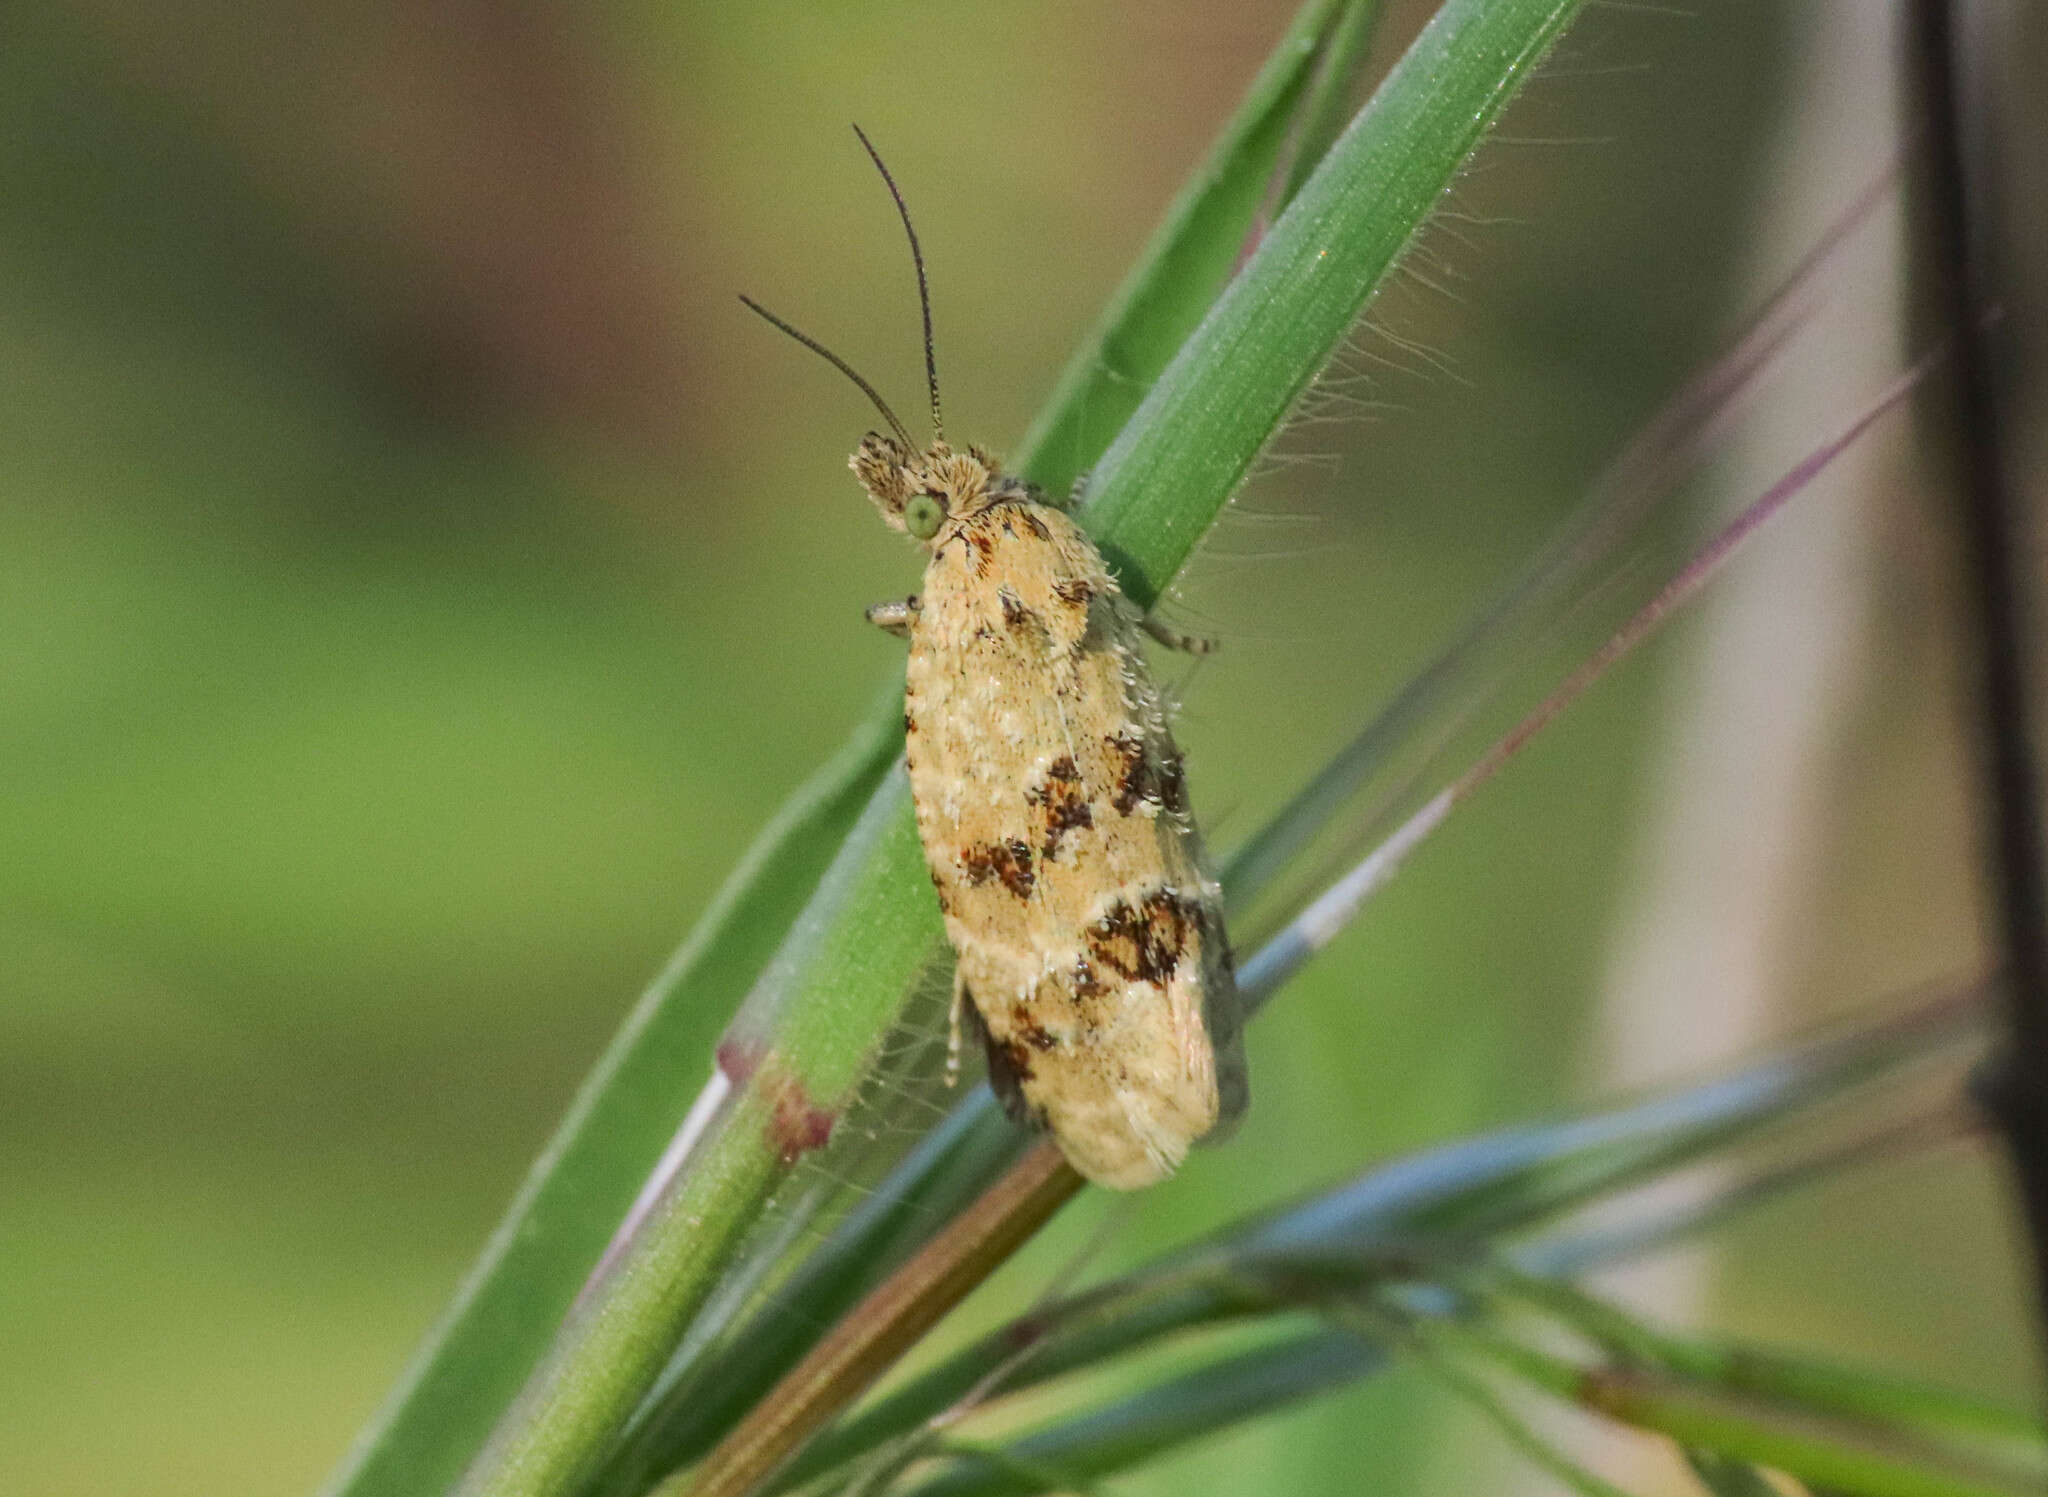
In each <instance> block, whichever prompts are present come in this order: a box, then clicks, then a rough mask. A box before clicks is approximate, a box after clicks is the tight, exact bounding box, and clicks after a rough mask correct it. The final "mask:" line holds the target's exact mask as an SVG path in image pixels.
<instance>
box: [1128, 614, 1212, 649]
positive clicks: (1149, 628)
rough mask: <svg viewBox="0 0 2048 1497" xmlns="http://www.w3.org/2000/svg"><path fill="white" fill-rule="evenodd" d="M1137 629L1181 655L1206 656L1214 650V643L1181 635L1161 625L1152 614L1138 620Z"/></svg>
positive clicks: (1197, 636) (1199, 637) (1192, 635)
mask: <svg viewBox="0 0 2048 1497" xmlns="http://www.w3.org/2000/svg"><path fill="white" fill-rule="evenodd" d="M1138 627H1139V628H1140V629H1143V630H1144V631H1145V632H1146V633H1147V634H1149V635H1151V636H1152V637H1153V638H1154V639H1156V640H1158V641H1159V642H1160V643H1161V644H1163V645H1165V646H1166V648H1167V649H1169V650H1179V651H1180V652H1181V653H1182V654H1183V655H1208V654H1213V653H1214V652H1215V649H1216V641H1215V640H1213V639H1208V638H1206V637H1204V636H1202V635H1200V634H1183V633H1181V632H1180V630H1178V629H1175V628H1172V627H1170V626H1168V625H1166V624H1162V623H1160V622H1159V620H1158V619H1157V618H1156V617H1154V616H1153V615H1152V614H1149V613H1148V614H1146V615H1145V616H1144V617H1143V618H1141V619H1139V620H1138Z"/></svg>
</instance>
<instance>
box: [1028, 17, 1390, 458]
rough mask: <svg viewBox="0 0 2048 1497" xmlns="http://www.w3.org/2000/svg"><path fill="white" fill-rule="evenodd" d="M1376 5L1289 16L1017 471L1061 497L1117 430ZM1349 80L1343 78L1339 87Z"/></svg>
mask: <svg viewBox="0 0 2048 1497" xmlns="http://www.w3.org/2000/svg"><path fill="white" fill-rule="evenodd" d="M1374 8H1375V7H1374V5H1373V4H1371V3H1370V0H1345V3H1337V0H1309V3H1308V4H1306V5H1304V6H1303V7H1302V8H1301V10H1300V11H1299V12H1298V13H1297V14H1296V16H1295V18H1294V24H1293V25H1292V26H1290V27H1289V28H1288V31H1287V35H1286V36H1285V37H1283V38H1282V39H1281V41H1280V45H1279V46H1278V47H1276V48H1274V50H1273V55H1272V56H1271V57H1269V58H1268V59H1267V60H1266V65H1265V67H1264V68H1262V69H1261V70H1260V72H1259V76H1258V77H1257V78H1256V79H1254V80H1253V82H1252V86H1251V88H1250V90H1249V91H1248V92H1247V93H1246V94H1245V97H1244V101H1243V102H1242V103H1241V104H1239V105H1238V108H1237V112H1236V113H1235V114H1233V115H1232V116H1231V118H1230V122H1229V123H1228V124H1227V125H1225V126H1224V127H1223V131H1222V133H1221V134H1220V135H1218V136H1217V138H1216V142H1215V144H1214V145H1212V146H1211V147H1210V148H1209V154H1208V157H1207V158H1206V159H1205V160H1204V161H1203V162H1202V165H1201V166H1200V167H1199V168H1198V169H1197V170H1196V172H1195V174H1194V176H1193V177H1192V178H1190V179H1189V181H1188V184H1187V186H1186V187H1184V188H1182V189H1181V193H1180V195H1179V196H1178V197H1177V198H1175V199H1174V202H1173V205H1172V206H1171V207H1170V208H1168V209H1167V212H1166V217H1165V219H1164V220H1163V221H1162V222H1161V223H1160V225H1159V227H1158V229H1157V230H1155V231H1154V233H1153V235H1152V239H1151V241H1150V242H1149V243H1148V244H1147V245H1146V246H1145V248H1144V251H1143V252H1142V253H1141V254H1140V255H1139V256H1138V261H1137V264H1135V265H1134V266H1132V268H1131V271H1130V273H1129V274H1128V275H1127V276H1126V277H1125V278H1124V282H1123V284H1122V285H1121V286H1119V287H1118V288H1117V291H1116V294H1115V295H1114V296H1113V297H1112V298H1111V299H1110V302H1109V305H1108V307H1107V308H1105V309H1104V311H1103V314H1102V320H1101V321H1100V322H1099V323H1098V324H1097V325H1096V327H1095V329H1094V330H1093V331H1092V332H1090V333H1089V335H1088V337H1087V339H1086V340H1085V341H1084V342H1083V343H1082V344H1081V346H1080V348H1078V349H1076V350H1075V352H1074V356H1073V357H1072V358H1071V359H1070V360H1068V362H1067V367H1066V369H1065V370H1064V371H1063V372H1062V373H1061V375H1060V377H1059V381H1058V383H1057V384H1055V385H1054V386H1053V392H1052V396H1051V398H1050V399H1048V400H1047V402H1046V404H1045V408H1044V409H1043V410H1042V411H1041V412H1040V413H1039V416H1038V419H1037V420H1036V421H1034V422H1033V423H1032V425H1031V430H1030V431H1029V432H1027V433H1026V434H1025V436H1024V440H1023V442H1022V443H1021V444H1020V447H1019V450H1018V452H1017V453H1016V455H1015V457H1014V459H1013V465H1014V467H1015V468H1016V470H1017V472H1018V473H1020V474H1021V475H1022V476H1023V477H1025V478H1028V479H1030V480H1031V481H1032V482H1033V483H1035V484H1037V485H1038V486H1039V487H1040V488H1042V489H1044V490H1045V491H1046V493H1048V494H1050V495H1052V496H1054V497H1055V498H1059V497H1062V496H1064V495H1065V494H1066V493H1067V492H1068V491H1069V490H1070V489H1071V488H1073V486H1074V480H1075V479H1077V478H1078V477H1080V476H1081V474H1082V473H1084V472H1086V471H1087V470H1088V469H1089V468H1090V467H1092V466H1093V465H1094V463H1095V460H1096V459H1097V458H1099V457H1100V456H1101V455H1102V450H1103V448H1105V447H1107V446H1108V445H1109V442H1110V439H1111V438H1112V437H1114V436H1115V435H1116V434H1117V432H1119V431H1120V430H1122V429H1123V424H1124V422H1126V421H1127V420H1129V419H1130V415H1131V412H1132V411H1134V410H1136V409H1137V408H1138V402H1139V400H1140V399H1141V398H1142V397H1143V396H1144V394H1145V392H1146V391H1147V390H1149V389H1151V388H1152V384H1153V381H1155V380H1157V379H1158V378H1159V375H1160V373H1161V372H1162V371H1163V370H1164V369H1165V368H1166V365H1167V361H1168V360H1170V359H1171V358H1172V357H1173V356H1174V354H1175V353H1177V352H1178V351H1179V350H1180V346H1181V344H1182V343H1183V342H1184V341H1185V340H1186V338H1187V336H1188V334H1189V333H1191V332H1193V331H1194V330H1195V326H1196V325H1197V324H1198V323H1200V322H1201V320H1202V317H1203V315H1204V314H1205V313H1207V312H1208V310H1209V307H1210V304H1211V303H1212V302H1214V301H1215V300H1216V293H1217V292H1218V291H1220V290H1222V289H1223V283H1224V282H1225V281H1227V280H1229V279H1230V274H1231V272H1232V271H1233V270H1234V269H1236V267H1237V262H1238V259H1239V257H1240V255H1241V254H1242V253H1243V248H1244V244H1245V241H1246V239H1247V238H1248V236H1250V235H1251V234H1252V233H1253V232H1254V230H1255V229H1256V228H1257V225H1258V221H1259V211H1260V209H1261V208H1262V207H1263V206H1264V203H1265V198H1266V194H1267V192H1268V191H1269V184H1270V183H1271V181H1272V179H1273V177H1274V175H1275V173H1276V172H1277V171H1278V170H1279V169H1280V166H1281V164H1282V159H1283V155H1284V153H1285V152H1286V150H1287V147H1288V144H1289V141H1290V140H1291V139H1296V138H1298V124H1297V122H1298V120H1299V116H1300V113H1301V108H1300V106H1301V100H1302V97H1303V95H1304V94H1306V93H1307V92H1308V91H1309V89H1310V87H1311V84H1312V83H1315V84H1318V86H1320V80H1321V79H1322V78H1323V77H1324V74H1325V72H1326V71H1327V69H1328V68H1330V67H1332V66H1341V65H1343V64H1344V62H1345V59H1344V58H1342V57H1334V58H1333V57H1332V56H1331V38H1332V36H1333V35H1339V36H1342V35H1347V34H1349V32H1350V31H1355V30H1356V28H1357V17H1358V15H1359V13H1360V12H1366V13H1370V12H1371V11H1372V10H1373V9H1374ZM1353 60H1355V59H1353ZM1349 81H1350V75H1349V74H1348V73H1346V75H1345V77H1344V78H1343V80H1342V82H1345V83H1348V82H1349ZM1323 144H1324V145H1327V144H1328V140H1327V139H1325V140H1324V142H1323ZM1318 154H1320V152H1318ZM1310 164H1311V165H1312V164H1313V162H1311V163H1310Z"/></svg>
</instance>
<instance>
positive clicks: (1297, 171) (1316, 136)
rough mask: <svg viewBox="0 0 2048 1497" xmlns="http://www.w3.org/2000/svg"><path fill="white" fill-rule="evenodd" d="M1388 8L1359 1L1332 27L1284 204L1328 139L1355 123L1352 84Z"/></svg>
mask: <svg viewBox="0 0 2048 1497" xmlns="http://www.w3.org/2000/svg"><path fill="white" fill-rule="evenodd" d="M1384 13H1385V7H1383V6H1382V5H1381V4H1380V3H1379V0H1360V3H1358V4H1354V5H1351V6H1349V7H1347V8H1346V9H1345V12H1344V14H1343V15H1342V16H1340V17H1339V18H1338V20H1337V25H1336V27H1335V29H1333V30H1332V31H1331V33H1330V40H1329V45H1327V46H1326V47H1325V48H1324V49H1323V55H1322V57H1321V58H1320V59H1318V61H1317V63H1316V76H1315V82H1314V83H1312V84H1311V85H1310V86H1309V95H1308V99H1307V101H1306V102H1304V103H1303V104H1302V106H1301V123H1300V125H1299V126H1298V128H1297V129H1296V131H1295V135H1294V149H1293V150H1292V151H1290V152H1289V153H1288V155H1289V160H1288V163H1287V183H1286V186H1284V187H1283V188H1282V189H1281V192H1280V206H1281V207H1283V208H1284V207H1286V206H1287V205H1288V204H1289V203H1291V202H1293V201H1294V200H1295V198H1297V197H1298V196H1300V194H1301V189H1302V184H1304V183H1305V182H1307V181H1308V179H1309V174H1310V173H1311V172H1313V171H1314V170H1315V169H1316V166H1317V164H1318V163H1319V162H1321V161H1322V159H1323V156H1324V154H1325V153H1327V152H1328V151H1329V149H1330V143H1331V142H1332V141H1334V140H1335V139H1336V138H1337V136H1338V135H1339V134H1340V133H1341V132H1342V131H1343V129H1344V127H1345V125H1347V124H1349V123H1350V122H1351V114H1352V109H1351V99H1352V93H1351V88H1352V85H1353V83H1355V82H1356V81H1357V77H1358V74H1359V71H1360V69H1361V67H1362V65H1363V64H1364V62H1365V58H1366V54H1367V52H1368V51H1369V50H1370V49H1371V47H1372V39H1373V34H1374V32H1376V31H1377V30H1378V29H1379V21H1380V17H1381V16H1382V15H1383V14H1384Z"/></svg>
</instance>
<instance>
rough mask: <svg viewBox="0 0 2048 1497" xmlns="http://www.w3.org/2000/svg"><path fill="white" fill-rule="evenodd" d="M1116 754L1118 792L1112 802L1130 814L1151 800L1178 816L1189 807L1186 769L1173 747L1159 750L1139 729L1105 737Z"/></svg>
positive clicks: (1124, 813) (1111, 798)
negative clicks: (1134, 731)
mask: <svg viewBox="0 0 2048 1497" xmlns="http://www.w3.org/2000/svg"><path fill="white" fill-rule="evenodd" d="M1106 741H1107V742H1108V744H1109V750H1110V752H1111V753H1113V754H1115V755H1116V757H1117V780H1116V793H1115V794H1114V795H1113V796H1111V797H1110V804H1111V805H1113V806H1115V807H1116V808H1117V810H1118V811H1119V812H1121V813H1122V814H1123V815H1125V816H1128V815H1130V814H1131V813H1132V812H1133V811H1135V810H1136V809H1137V808H1138V805H1139V803H1140V802H1145V801H1149V802H1150V803H1151V804H1153V805H1155V806H1161V807H1164V808H1165V809H1166V810H1168V811H1170V812H1172V813H1173V814H1174V815H1176V816H1178V815H1180V814H1181V813H1183V812H1184V811H1186V810H1187V808H1188V778H1187V770H1186V769H1185V767H1184V766H1183V765H1182V762H1181V756H1180V754H1179V753H1177V752H1175V751H1174V750H1171V749H1169V750H1167V751H1166V752H1165V753H1156V752H1154V751H1153V749H1152V748H1151V747H1150V745H1148V744H1147V743H1146V742H1145V740H1144V739H1143V738H1141V737H1139V736H1138V735H1137V734H1136V733H1129V732H1126V733H1119V734H1117V735H1116V737H1114V738H1111V739H1108V740H1106Z"/></svg>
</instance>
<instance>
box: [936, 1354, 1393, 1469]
mask: <svg viewBox="0 0 2048 1497" xmlns="http://www.w3.org/2000/svg"><path fill="white" fill-rule="evenodd" d="M1385 1361H1386V1358H1385V1355H1384V1354H1383V1353H1381V1352H1380V1351H1378V1350H1377V1349H1376V1348H1374V1347H1371V1346H1368V1345H1366V1344H1364V1343H1363V1342H1361V1341H1359V1340H1358V1339H1357V1338H1356V1337H1354V1336H1350V1335H1346V1334H1343V1333H1340V1332H1334V1331H1314V1332H1310V1333H1308V1334H1305V1335H1297V1336H1293V1337H1290V1338H1288V1339H1286V1340H1283V1341H1280V1342H1277V1343H1276V1344H1274V1345H1272V1346H1267V1347H1261V1348H1259V1349H1258V1350H1256V1351H1250V1352H1243V1353H1240V1354H1238V1355H1236V1356H1231V1357H1226V1358H1222V1359H1219V1360H1217V1361H1215V1362H1212V1363H1210V1364H1209V1365H1208V1366H1205V1367H1202V1368H1200V1369H1198V1370H1196V1371H1193V1372H1187V1373H1182V1374H1180V1375H1179V1376H1177V1377H1171V1378H1167V1379H1165V1380H1164V1381H1162V1382H1160V1383H1158V1384H1156V1385H1154V1386H1152V1387H1149V1388H1146V1389H1145V1390H1144V1391H1143V1392H1139V1393H1134V1394H1131V1395H1129V1396H1128V1397H1125V1398H1121V1399H1118V1400H1116V1401H1115V1402H1113V1403H1110V1404H1108V1405H1106V1406H1104V1407H1102V1408H1099V1409H1095V1410H1092V1411H1090V1412H1089V1413H1087V1414H1084V1415H1078V1416H1076V1417H1074V1418H1070V1419H1065V1420H1061V1421H1058V1422H1056V1423H1054V1424H1051V1425H1049V1426H1047V1427H1046V1428H1044V1429H1042V1430H1039V1431H1037V1432H1035V1433H1033V1434H1029V1435H1025V1436H1023V1437H1022V1438H1020V1439H1018V1440H1015V1441H1013V1442H1011V1443H1010V1444H1009V1445H1007V1446H1006V1447H1005V1454H1006V1456H1007V1459H1005V1460H1002V1461H997V1460H993V1459H991V1458H989V1457H987V1456H979V1455H972V1454H969V1455H962V1456H960V1457H958V1458H957V1459H956V1460H955V1461H954V1462H953V1463H952V1464H951V1465H950V1466H948V1467H947V1468H946V1469H944V1470H942V1471H940V1472H937V1473H935V1474H934V1475H933V1476H931V1477H930V1478H928V1479H926V1480H924V1481H922V1482H919V1483H916V1484H914V1485H912V1486H910V1487H908V1488H907V1489H906V1491H907V1492H908V1493H911V1494H915V1497H1026V1494H1029V1493H1033V1492H1044V1491H1050V1490H1054V1488H1053V1486H1052V1485H1051V1484H1050V1483H1047V1482H1043V1481H1034V1480H1032V1479H1031V1478H1030V1476H1029V1475H1028V1472H1029V1471H1030V1470H1031V1469H1032V1468H1045V1469H1049V1470H1052V1471H1058V1472H1062V1473H1067V1474H1069V1475H1072V1476H1078V1477H1081V1478H1083V1479H1095V1478H1099V1477H1105V1476H1112V1475H1114V1474H1116V1473H1117V1472H1119V1471H1123V1470H1128V1469H1129V1468H1131V1467H1133V1466H1136V1465H1139V1464H1142V1463H1143V1462H1145V1461H1148V1460H1151V1459H1152V1458H1153V1457H1155V1456H1158V1455H1161V1454H1163V1453H1165V1452H1166V1451H1169V1450H1175V1449H1178V1448H1179V1447H1181V1446H1183V1445H1186V1444H1188V1443H1190V1442H1192V1441H1195V1440H1199V1439H1203V1438H1206V1437H1207V1436H1210V1435H1213V1434H1215V1433H1217V1432H1218V1431H1220V1430H1224V1429H1228V1428H1230V1427H1231V1426H1232V1425H1235V1424H1241V1423H1244V1422H1245V1421H1247V1420H1250V1419H1255V1418H1257V1417H1259V1416H1260V1415H1262V1414H1267V1413H1270V1412H1272V1411H1273V1410H1275V1409H1279V1408H1285V1407H1287V1406H1288V1405H1290V1404H1293V1403H1297V1402H1299V1401H1301V1400H1302V1399H1304V1398H1309V1397H1312V1396H1314V1395H1315V1394H1317V1393H1322V1392H1326V1391H1328V1390H1329V1389H1332V1388H1336V1387H1341V1386H1343V1385H1344V1384H1345V1383H1348V1382H1351V1381H1354V1380H1355V1379H1357V1378H1360V1377H1363V1376H1365V1375H1366V1374H1367V1373H1370V1372H1373V1371H1375V1370H1377V1369H1378V1368H1379V1367H1381V1366H1383V1365H1384V1364H1385Z"/></svg>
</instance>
